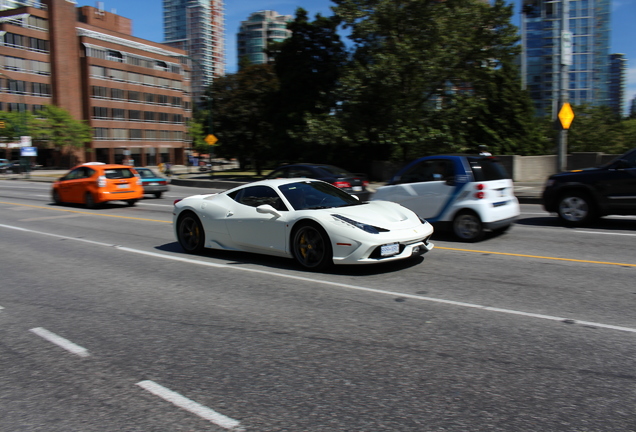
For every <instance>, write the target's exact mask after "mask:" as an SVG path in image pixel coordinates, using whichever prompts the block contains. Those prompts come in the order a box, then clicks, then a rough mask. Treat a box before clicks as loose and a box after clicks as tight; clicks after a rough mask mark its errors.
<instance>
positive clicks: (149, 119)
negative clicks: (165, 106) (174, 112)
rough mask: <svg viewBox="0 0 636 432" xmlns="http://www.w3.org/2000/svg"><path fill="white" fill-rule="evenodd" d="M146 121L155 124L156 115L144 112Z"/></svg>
mask: <svg viewBox="0 0 636 432" xmlns="http://www.w3.org/2000/svg"><path fill="white" fill-rule="evenodd" d="M144 121H147V122H154V121H155V113H154V112H152V111H144Z"/></svg>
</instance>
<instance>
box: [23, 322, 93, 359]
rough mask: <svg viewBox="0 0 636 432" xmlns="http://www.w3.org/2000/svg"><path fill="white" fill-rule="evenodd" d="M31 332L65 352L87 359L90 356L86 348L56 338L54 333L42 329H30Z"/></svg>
mask: <svg viewBox="0 0 636 432" xmlns="http://www.w3.org/2000/svg"><path fill="white" fill-rule="evenodd" d="M31 331H32V332H33V333H35V334H36V335H38V336H40V337H41V338H44V339H46V340H47V341H49V342H51V343H54V344H55V345H57V346H59V347H62V348H64V349H65V350H67V351H69V352H72V353H73V354H77V355H78V356H80V357H88V356H89V355H90V354H89V353H88V350H87V349H86V348H83V347H81V346H79V345H76V344H74V343H73V342H71V341H70V340H68V339H64V338H63V337H62V336H58V335H56V334H55V333H52V332H50V331H48V330H47V329H44V328H42V327H37V328H32V329H31Z"/></svg>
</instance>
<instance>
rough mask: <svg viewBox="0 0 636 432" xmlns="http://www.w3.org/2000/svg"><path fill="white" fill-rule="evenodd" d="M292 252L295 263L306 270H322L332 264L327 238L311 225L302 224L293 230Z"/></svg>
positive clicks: (322, 232) (331, 253) (320, 229)
mask: <svg viewBox="0 0 636 432" xmlns="http://www.w3.org/2000/svg"><path fill="white" fill-rule="evenodd" d="M292 251H293V255H294V258H295V259H296V261H297V262H298V263H299V264H300V265H301V266H303V267H304V268H305V269H307V270H322V269H324V268H326V267H328V266H329V265H331V264H333V252H332V250H331V242H330V240H329V236H328V235H327V233H326V232H325V230H323V229H322V228H321V227H320V226H318V225H316V224H313V223H309V222H305V223H302V224H301V225H299V226H298V228H296V229H295V230H294V234H293V236H292Z"/></svg>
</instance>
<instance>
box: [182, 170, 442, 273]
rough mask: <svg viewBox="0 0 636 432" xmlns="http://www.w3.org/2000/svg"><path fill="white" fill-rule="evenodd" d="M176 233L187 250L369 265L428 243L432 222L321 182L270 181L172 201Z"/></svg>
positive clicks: (313, 266) (417, 251) (310, 265)
mask: <svg viewBox="0 0 636 432" xmlns="http://www.w3.org/2000/svg"><path fill="white" fill-rule="evenodd" d="M173 222H174V224H173V225H174V231H175V235H176V237H177V240H178V241H179V243H180V244H181V247H183V249H184V250H185V251H186V252H188V253H199V252H201V251H203V250H204V249H205V248H210V249H223V250H238V251H246V252H254V253H262V254H268V255H276V256H281V257H288V258H294V259H295V260H296V261H298V263H299V264H300V265H301V266H303V267H304V268H306V269H310V270H319V269H323V268H325V267H327V266H329V265H331V264H369V263H378V262H385V261H394V260H399V259H404V258H410V257H414V256H419V255H421V254H423V253H425V252H428V251H430V250H431V249H433V244H432V243H430V242H429V240H430V238H431V235H432V234H433V227H432V226H431V225H430V224H429V223H428V222H426V221H425V220H422V219H420V218H419V217H418V216H417V215H416V214H415V213H414V212H413V211H411V210H409V209H407V208H405V207H402V206H401V205H399V204H396V203H392V202H387V201H371V202H361V201H359V200H358V198H357V197H354V196H352V195H349V194H348V193H346V192H343V191H341V190H340V189H338V188H337V187H335V186H332V185H330V184H329V183H325V182H323V181H320V180H310V179H300V178H296V179H272V180H262V181H258V182H254V183H249V184H246V185H242V186H239V187H236V188H234V189H230V190H228V191H225V192H222V193H218V194H204V195H193V196H190V197H187V198H184V199H181V200H177V201H175V203H174V212H173Z"/></svg>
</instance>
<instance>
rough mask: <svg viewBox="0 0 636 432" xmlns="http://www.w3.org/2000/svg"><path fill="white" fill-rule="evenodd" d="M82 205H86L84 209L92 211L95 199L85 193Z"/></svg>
mask: <svg viewBox="0 0 636 432" xmlns="http://www.w3.org/2000/svg"><path fill="white" fill-rule="evenodd" d="M84 203H85V204H86V208H89V209H93V208H95V207H96V204H95V198H93V194H92V193H90V192H86V196H85V197H84Z"/></svg>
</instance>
